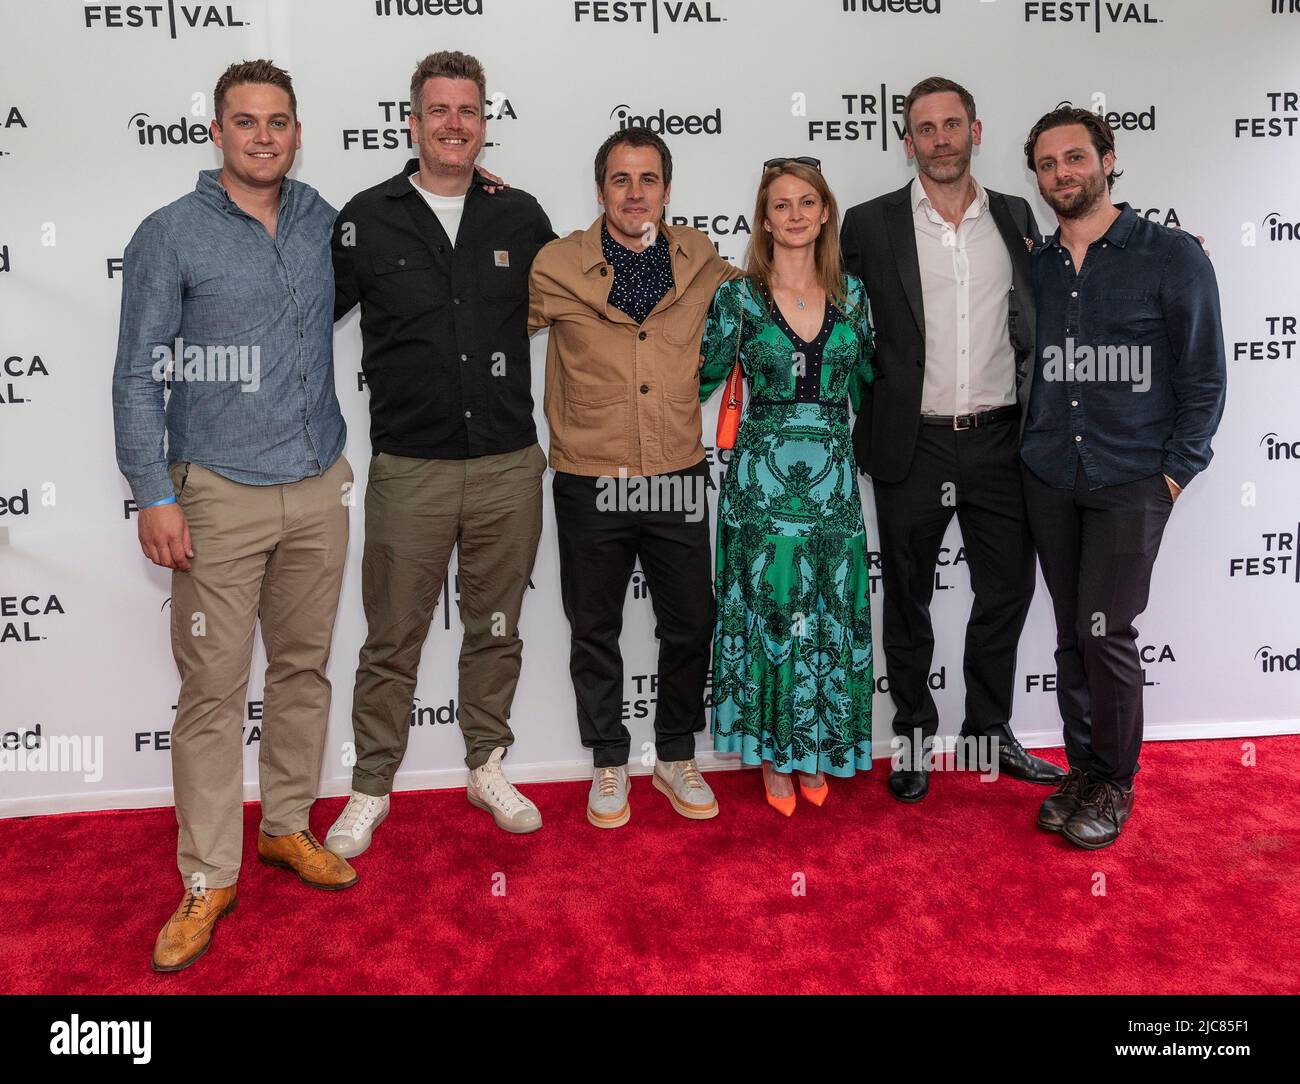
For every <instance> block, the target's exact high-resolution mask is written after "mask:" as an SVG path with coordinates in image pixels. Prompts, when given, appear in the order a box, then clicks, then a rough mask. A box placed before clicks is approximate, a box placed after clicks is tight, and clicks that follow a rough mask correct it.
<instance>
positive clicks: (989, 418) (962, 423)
mask: <svg viewBox="0 0 1300 1084" xmlns="http://www.w3.org/2000/svg"><path fill="white" fill-rule="evenodd" d="M1018 417H1020V404H1019V403H1012V404H1011V405H1010V406H1000V407H994V408H993V409H992V410H981V411H979V412H978V413H976V414H922V415H921V424H922V425H934V426H938V427H939V428H941V429H955V430H956V431H958V432H961V431H962V430H963V429H979V428H981V427H983V426H985V425H992V424H993V423H994V422H1005V421H1009V420H1010V419H1012V418H1018Z"/></svg>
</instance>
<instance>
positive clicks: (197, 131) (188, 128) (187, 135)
mask: <svg viewBox="0 0 1300 1084" xmlns="http://www.w3.org/2000/svg"><path fill="white" fill-rule="evenodd" d="M133 125H134V127H135V128H136V130H137V132H138V133H139V134H138V136H137V138H138V139H139V141H140V146H142V147H156V146H158V145H159V144H162V145H164V146H174V147H178V146H188V145H189V144H191V143H208V142H211V133H210V132H209V131H208V126H207V125H206V124H201V123H200V122H198V121H194V122H193V123H190V122H188V121H186V119H185V118H184V117H181V119H180V120H178V121H176V123H174V124H162V123H158V124H150V123H149V114H148V113H136V114H134V115H133V116H132V117H131V119H130V120H129V121H127V122H126V126H127V127H128V128H130V127H132V126H133Z"/></svg>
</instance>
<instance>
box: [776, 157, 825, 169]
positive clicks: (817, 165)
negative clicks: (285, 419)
mask: <svg viewBox="0 0 1300 1084" xmlns="http://www.w3.org/2000/svg"><path fill="white" fill-rule="evenodd" d="M791 162H798V163H799V165H801V166H812V168H813V169H815V170H816V171H817V172H818V173H820V172H821V171H822V160H821V159H820V158H769V159H768V160H767V161H766V162H764V163H763V168H764V169H776V168H777V167H779V166H786V165H789V164H790V163H791Z"/></svg>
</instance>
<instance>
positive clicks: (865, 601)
mask: <svg viewBox="0 0 1300 1084" xmlns="http://www.w3.org/2000/svg"><path fill="white" fill-rule="evenodd" d="M846 287H847V295H848V304H847V305H846V306H845V309H846V310H847V311H846V312H845V311H841V310H840V309H839V308H838V307H837V306H835V305H834V304H833V303H832V302H831V300H830V299H828V300H827V302H826V312H825V318H824V320H823V322H822V327H821V330H820V331H819V332H818V334H817V337H816V338H815V339H814V340H813V342H811V343H808V342H804V341H803V340H802V339H800V338H798V336H796V335H795V333H794V332H793V331H792V330H791V328H790V327H789V325H788V324H787V323H786V321H785V319H784V318H783V317H782V316H781V312H780V309H778V308H777V306H776V305H775V304H774V303H773V302H772V300H771V298H770V296H769V295H768V294H767V293H766V291H765V290H764V288H763V287H762V286H760V285H759V284H757V283H754V282H752V281H750V280H740V281H736V282H727V283H724V284H723V285H722V286H721V287H720V288H719V289H718V292H717V294H716V295H715V296H714V298H713V304H712V306H711V308H710V309H709V316H708V320H707V322H706V323H705V327H704V343H703V354H704V364H703V367H702V368H701V371H700V398H701V400H705V399H708V397H709V396H710V395H711V394H712V393H713V391H714V390H715V389H717V387H718V386H719V385H721V384H723V383H724V382H725V381H726V379H727V374H728V373H730V371H731V368H732V366H733V365H734V364H735V360H736V355H737V348H738V343H737V340H738V332H739V354H740V361H741V365H742V366H743V368H744V372H745V376H746V383H747V387H748V390H747V392H746V397H745V404H744V406H745V414H744V420H743V421H742V422H741V426H740V434H739V436H738V437H737V438H736V446H735V448H734V449H733V450H732V454H731V462H730V465H729V467H728V469H727V474H726V477H725V479H724V481H723V483H722V492H721V495H720V496H719V499H718V545H717V554H716V560H717V574H716V580H715V591H716V595H717V603H718V617H717V625H716V628H715V632H714V640H713V746H714V748H715V749H718V750H721V751H723V752H739V753H740V754H741V761H742V762H743V763H745V764H759V763H761V762H762V761H764V760H770V761H771V762H772V763H773V765H774V766H775V767H776V770H777V771H780V772H790V771H795V770H797V771H801V772H807V773H810V774H811V773H813V772H817V771H819V770H820V771H823V772H825V773H827V774H828V775H836V776H851V775H853V773H854V772H855V771H857V770H866V769H869V768H870V767H871V697H872V692H873V681H872V660H871V605H870V586H869V580H868V574H867V540H866V529H865V527H864V525H863V519H862V500H861V497H860V496H859V494H858V485H857V472H856V470H855V469H854V464H853V447H852V442H851V440H850V434H849V416H848V401H849V400H851V401H852V403H853V407H854V409H855V410H856V409H857V408H858V405H859V402H860V400H861V393H862V388H863V386H864V385H865V384H867V383H869V382H870V381H871V380H872V378H873V370H872V367H871V356H872V340H871V330H870V328H869V326H868V324H867V303H866V295H865V291H864V289H863V286H862V283H861V281H859V280H858V279H857V278H855V277H853V276H851V275H850V276H848V277H847V279H846ZM742 308H743V321H742V318H741V313H742Z"/></svg>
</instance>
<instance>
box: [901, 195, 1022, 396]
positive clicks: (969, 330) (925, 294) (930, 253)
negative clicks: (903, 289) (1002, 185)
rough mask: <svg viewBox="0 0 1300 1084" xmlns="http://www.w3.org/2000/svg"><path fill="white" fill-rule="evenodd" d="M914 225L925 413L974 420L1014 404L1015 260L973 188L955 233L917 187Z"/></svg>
mask: <svg viewBox="0 0 1300 1084" xmlns="http://www.w3.org/2000/svg"><path fill="white" fill-rule="evenodd" d="M912 222H913V226H914V229H915V231H916V254H917V256H918V257H919V259H920V263H921V299H922V302H923V304H924V306H925V380H924V383H923V386H922V390H921V413H922V414H973V413H975V412H976V411H980V410H991V409H993V408H994V407H1000V406H1009V405H1011V404H1012V403H1014V402H1015V401H1016V352H1015V350H1014V349H1012V346H1011V336H1010V329H1009V327H1008V311H1009V305H1010V295H1011V255H1010V253H1008V252H1007V246H1006V244H1005V242H1004V241H1003V240H1002V235H1001V233H999V232H998V227H997V223H996V222H994V221H993V214H992V212H991V211H990V210H989V196H988V193H987V192H985V191H984V189H983V188H982V187H981V186H980V185H979V184H978V183H975V200H974V202H973V203H971V205H970V206H969V207H967V208H966V213H965V214H964V215H962V218H961V221H960V222H958V223H957V229H955V230H954V229H953V228H952V227H951V226H950V225H949V224H948V223H947V222H945V221H944V220H943V216H942V215H940V214H939V212H938V211H936V210H935V209H934V207H933V206H932V205H931V203H930V198H929V196H927V195H926V194H925V188H924V187H923V186H922V185H921V178H920V177H919V176H918V177H917V178H916V179H915V180H913V181H912Z"/></svg>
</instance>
